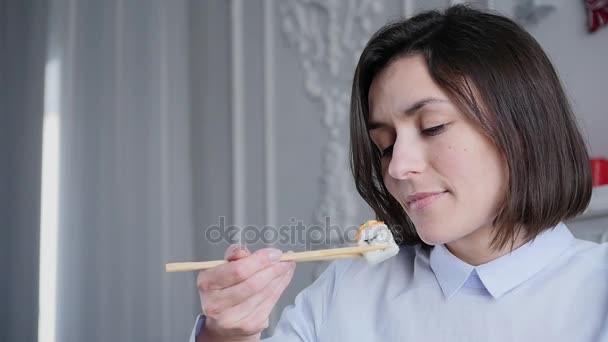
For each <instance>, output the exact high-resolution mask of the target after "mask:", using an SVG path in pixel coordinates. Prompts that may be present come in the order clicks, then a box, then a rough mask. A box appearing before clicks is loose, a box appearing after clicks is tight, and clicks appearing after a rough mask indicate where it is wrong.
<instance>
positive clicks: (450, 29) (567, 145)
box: [350, 5, 591, 248]
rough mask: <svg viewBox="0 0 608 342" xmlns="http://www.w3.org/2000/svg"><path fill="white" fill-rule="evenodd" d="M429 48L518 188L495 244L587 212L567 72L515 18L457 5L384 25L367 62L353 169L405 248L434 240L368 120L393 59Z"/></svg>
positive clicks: (583, 160) (360, 80) (357, 83)
mask: <svg viewBox="0 0 608 342" xmlns="http://www.w3.org/2000/svg"><path fill="white" fill-rule="evenodd" d="M412 54H420V55H422V56H423V58H424V59H425V61H426V63H427V66H428V70H429V73H430V75H431V77H432V79H433V80H434V81H435V83H436V84H437V85H438V86H439V87H440V88H441V89H442V90H443V91H444V92H445V93H446V94H447V95H448V97H449V98H450V100H451V101H452V102H453V103H454V104H455V105H456V106H457V107H458V109H459V110H460V111H461V112H463V113H464V114H465V115H467V116H469V117H470V118H471V119H473V120H474V122H476V123H477V124H478V125H479V128H480V130H481V131H482V132H483V133H484V134H485V135H487V136H488V137H489V138H490V139H491V141H492V142H493V143H494V144H495V145H496V146H497V147H498V149H499V151H500V152H501V154H502V155H503V157H504V159H505V160H506V162H507V167H508V177H509V184H508V190H507V193H506V194H505V197H504V202H503V205H502V209H501V210H500V211H499V212H498V213H497V216H496V218H495V219H494V226H495V227H497V230H496V232H495V236H494V239H493V241H492V242H491V244H490V247H491V248H503V247H505V246H506V245H507V243H508V242H509V241H511V243H512V242H513V241H514V240H515V238H516V236H517V235H518V234H519V232H520V231H521V229H522V228H525V232H526V235H525V236H526V237H527V238H528V239H532V238H534V237H535V236H537V235H538V234H539V233H540V232H542V231H543V230H546V229H548V228H550V227H552V226H554V225H556V224H557V223H559V222H560V221H562V220H566V219H568V218H571V217H574V216H576V215H578V214H580V213H581V212H583V211H584V210H585V208H586V207H587V205H588V204H589V200H590V197H591V172H590V167H589V159H588V158H589V157H588V155H587V150H586V147H585V143H584V140H583V138H582V136H581V134H580V132H579V130H578V127H577V124H576V120H575V118H574V114H573V113H572V109H571V107H570V104H569V103H568V99H567V97H566V95H565V93H564V90H563V88H562V85H561V83H560V81H559V78H558V76H557V73H556V71H555V69H554V68H553V66H552V64H551V62H550V61H549V59H548V57H547V56H546V55H545V53H544V52H543V50H542V48H541V47H540V45H539V44H538V43H537V42H536V40H535V39H534V38H533V37H532V36H531V35H530V34H528V33H527V32H526V31H525V30H524V29H522V28H521V27H520V26H518V25H517V24H516V23H514V22H513V21H511V20H510V19H507V18H505V17H502V16H499V15H495V14H492V13H486V12H482V11H479V10H475V9H472V8H470V7H468V6H463V5H456V6H453V7H450V8H448V9H447V10H446V11H445V12H443V13H440V12H438V11H428V12H424V13H421V14H418V15H416V16H414V17H412V18H410V19H407V20H402V21H398V22H395V23H391V24H388V25H386V26H385V27H383V28H382V29H380V30H379V31H378V32H377V33H376V34H375V35H374V36H373V37H372V38H371V39H370V41H369V42H368V43H367V45H366V47H365V49H364V50H363V52H362V54H361V57H360V59H359V63H358V65H357V68H356V71H355V76H354V80H353V86H352V97H351V113H350V115H351V118H350V131H351V168H352V172H353V176H354V179H355V184H356V187H357V191H358V192H359V194H360V195H361V196H362V197H363V199H364V200H365V201H366V202H367V203H368V204H369V205H370V206H371V208H372V209H373V210H374V212H375V213H376V216H377V219H379V220H383V221H385V222H386V223H387V225H388V226H389V227H390V228H391V229H392V230H393V233H394V234H395V235H396V236H395V237H396V239H397V240H398V241H400V243H401V244H419V243H420V244H424V243H423V242H422V241H421V240H420V238H419V237H418V235H417V234H416V230H415V229H414V226H413V224H412V222H411V221H410V219H409V218H408V217H407V215H406V213H405V211H404V210H403V208H402V207H401V205H400V204H399V203H398V202H397V200H395V199H394V198H393V197H392V196H391V194H390V193H389V192H388V190H387V188H386V187H385V185H384V183H383V181H382V179H383V178H382V167H381V162H380V153H379V151H378V150H377V149H376V148H375V147H374V145H373V143H372V142H371V139H370V136H369V133H368V126H367V121H368V117H369V104H368V93H369V88H370V86H371V83H372V81H373V79H374V77H376V76H377V75H378V74H379V73H380V72H381V71H382V70H383V69H385V68H386V67H387V66H388V65H389V64H390V63H391V62H392V61H394V60H396V59H398V58H401V57H404V56H408V55H412Z"/></svg>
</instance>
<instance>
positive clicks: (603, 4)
mask: <svg viewBox="0 0 608 342" xmlns="http://www.w3.org/2000/svg"><path fill="white" fill-rule="evenodd" d="M585 5H586V6H587V22H588V24H589V31H590V32H595V31H597V30H598V29H599V28H600V27H602V26H606V25H607V24H608V0H585Z"/></svg>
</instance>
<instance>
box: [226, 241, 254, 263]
mask: <svg viewBox="0 0 608 342" xmlns="http://www.w3.org/2000/svg"><path fill="white" fill-rule="evenodd" d="M249 255H251V252H249V249H247V246H245V245H240V244H232V245H230V246H229V247H228V248H227V249H226V252H225V253H224V259H225V260H228V261H235V260H238V259H242V258H244V257H247V256H249Z"/></svg>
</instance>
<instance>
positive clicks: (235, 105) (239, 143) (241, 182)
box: [230, 0, 246, 242]
mask: <svg viewBox="0 0 608 342" xmlns="http://www.w3.org/2000/svg"><path fill="white" fill-rule="evenodd" d="M230 27H231V32H230V35H231V39H230V42H231V53H230V56H231V73H232V74H231V87H232V95H231V96H232V113H231V115H232V173H233V183H232V210H233V224H234V225H236V226H237V227H244V226H245V199H246V197H245V196H246V188H245V164H246V162H245V118H244V111H243V107H244V104H243V101H244V98H243V92H244V89H243V85H244V76H243V53H244V49H243V1H242V0H232V1H231V2H230ZM239 236H240V234H239ZM232 242H237V241H232Z"/></svg>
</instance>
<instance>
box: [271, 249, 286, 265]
mask: <svg viewBox="0 0 608 342" xmlns="http://www.w3.org/2000/svg"><path fill="white" fill-rule="evenodd" d="M281 254H283V253H282V252H281V250H279V249H273V250H271V251H270V252H269V253H268V258H269V259H270V261H271V262H277V261H279V260H281Z"/></svg>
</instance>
